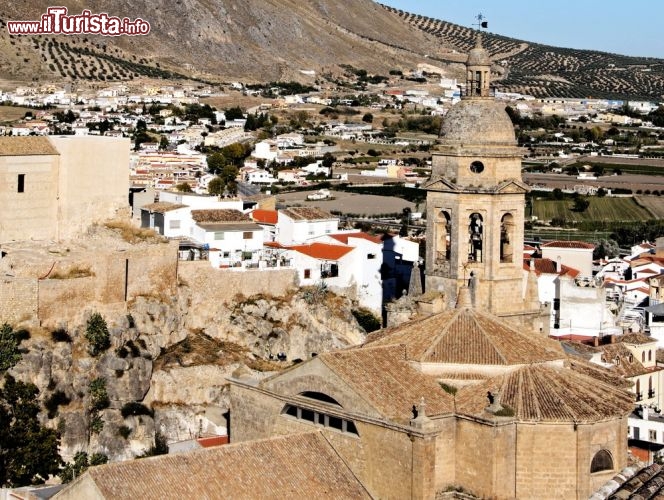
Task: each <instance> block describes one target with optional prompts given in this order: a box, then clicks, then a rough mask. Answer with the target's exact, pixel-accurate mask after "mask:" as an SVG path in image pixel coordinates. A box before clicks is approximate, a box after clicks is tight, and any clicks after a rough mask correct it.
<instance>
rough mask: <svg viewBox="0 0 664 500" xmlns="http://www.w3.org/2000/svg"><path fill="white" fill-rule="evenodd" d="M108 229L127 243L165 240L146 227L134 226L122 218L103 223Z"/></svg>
mask: <svg viewBox="0 0 664 500" xmlns="http://www.w3.org/2000/svg"><path fill="white" fill-rule="evenodd" d="M104 226H106V227H107V228H108V229H112V230H113V231H115V232H117V233H118V234H120V236H121V237H122V239H123V240H125V241H126V242H127V243H142V242H149V243H159V242H163V241H166V240H165V239H164V238H163V237H162V236H160V235H159V234H158V233H156V232H155V231H153V230H152V229H148V228H141V227H136V226H134V225H133V224H131V223H130V222H127V221H123V220H112V221H108V222H106V223H104Z"/></svg>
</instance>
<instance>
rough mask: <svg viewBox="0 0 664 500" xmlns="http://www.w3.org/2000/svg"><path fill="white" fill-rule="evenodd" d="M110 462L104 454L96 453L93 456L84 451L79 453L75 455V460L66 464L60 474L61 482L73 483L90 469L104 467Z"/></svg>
mask: <svg viewBox="0 0 664 500" xmlns="http://www.w3.org/2000/svg"><path fill="white" fill-rule="evenodd" d="M107 462H108V457H107V456H106V455H104V454H103V453H94V454H93V455H92V456H88V454H87V453H86V452H84V451H79V452H78V453H76V455H74V460H73V461H72V462H69V463H68V464H65V466H64V467H63V468H62V471H61V472H60V474H59V476H60V480H61V481H62V483H63V484H65V483H69V482H71V481H73V480H74V479H75V478H77V477H79V476H80V475H81V474H83V473H84V472H85V471H86V470H88V467H92V466H94V465H102V464H105V463H107Z"/></svg>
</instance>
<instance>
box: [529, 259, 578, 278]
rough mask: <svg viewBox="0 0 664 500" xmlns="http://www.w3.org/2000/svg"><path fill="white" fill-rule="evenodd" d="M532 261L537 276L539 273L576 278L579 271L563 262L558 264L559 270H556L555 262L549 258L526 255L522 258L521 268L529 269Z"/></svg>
mask: <svg viewBox="0 0 664 500" xmlns="http://www.w3.org/2000/svg"><path fill="white" fill-rule="evenodd" d="M531 260H532V261H533V265H534V267H535V274H536V275H537V276H539V275H541V274H558V275H560V276H564V275H567V276H571V277H572V278H576V277H577V276H578V275H579V273H580V271H578V270H576V269H574V268H573V267H569V266H566V265H565V264H561V265H560V272H558V271H556V262H554V261H553V260H551V259H545V258H532V257H526V258H524V259H523V269H524V270H526V271H529V270H530V261H531Z"/></svg>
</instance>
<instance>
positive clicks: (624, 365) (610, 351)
mask: <svg viewBox="0 0 664 500" xmlns="http://www.w3.org/2000/svg"><path fill="white" fill-rule="evenodd" d="M599 349H601V351H602V361H603V362H605V363H612V364H613V366H612V367H611V370H612V371H614V372H615V373H617V374H619V375H622V376H623V377H635V376H637V375H643V374H644V373H647V372H648V369H647V368H646V367H644V366H643V365H642V364H641V361H639V360H638V359H636V357H635V356H634V355H633V354H632V352H631V351H630V350H629V349H628V348H627V347H626V346H625V345H623V344H622V343H617V344H607V345H603V346H601V347H600V348H599Z"/></svg>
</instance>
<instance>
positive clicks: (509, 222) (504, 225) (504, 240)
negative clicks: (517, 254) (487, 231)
mask: <svg viewBox="0 0 664 500" xmlns="http://www.w3.org/2000/svg"><path fill="white" fill-rule="evenodd" d="M513 244H514V217H513V216H512V214H505V215H503V218H502V219H501V220H500V262H514V260H513V259H514V247H513V246H512V245H513Z"/></svg>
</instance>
